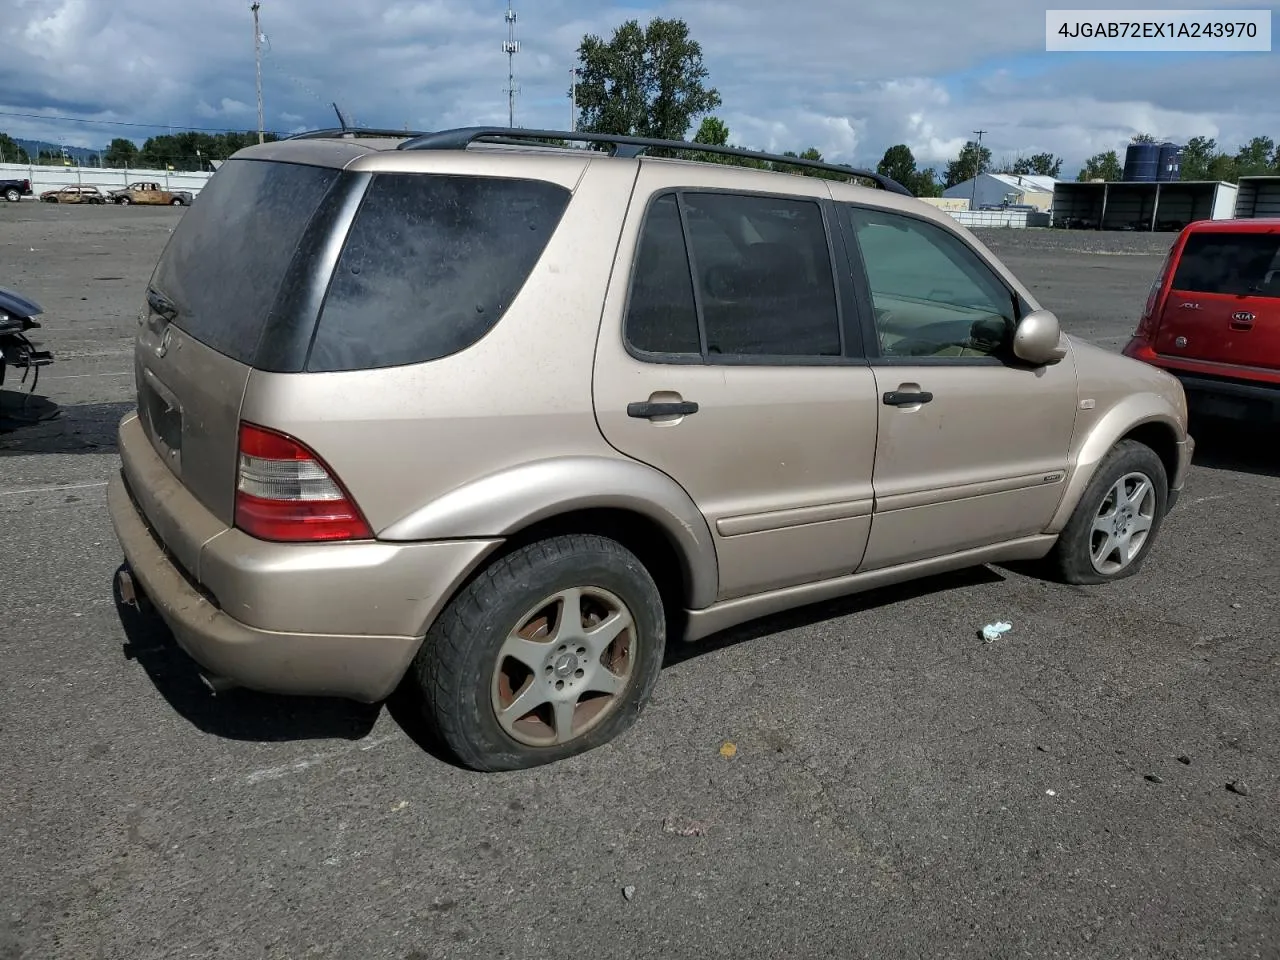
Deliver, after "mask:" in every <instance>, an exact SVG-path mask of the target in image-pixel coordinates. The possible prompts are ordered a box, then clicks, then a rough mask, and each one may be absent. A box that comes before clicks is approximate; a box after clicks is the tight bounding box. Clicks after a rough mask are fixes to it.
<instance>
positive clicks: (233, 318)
mask: <svg viewBox="0 0 1280 960" xmlns="http://www.w3.org/2000/svg"><path fill="white" fill-rule="evenodd" d="M338 176H339V172H338V171H337V170H332V169H329V168H326V167H312V166H304V165H301V164H295V163H276V162H263V161H257V160H230V161H228V162H227V163H225V164H224V165H223V166H222V167H221V168H220V169H219V170H218V172H217V173H215V174H214V175H213V177H211V178H210V180H209V183H208V185H207V186H206V187H205V188H204V190H202V191H201V193H200V202H199V203H195V204H192V205H191V207H190V209H189V210H188V212H187V213H186V214H184V215H183V217H182V220H181V221H179V223H178V226H177V228H176V229H175V230H174V232H173V236H172V237H171V238H170V240H169V243H168V244H166V246H165V250H164V252H163V254H162V255H161V257H160V261H159V263H158V264H157V267H156V270H155V274H154V276H153V277H152V280H151V285H152V286H153V287H154V288H155V289H157V290H159V291H160V292H161V293H163V294H164V295H165V296H166V297H168V298H169V299H170V300H172V301H174V302H175V303H176V304H177V306H178V311H179V317H178V319H177V320H176V321H175V325H176V326H178V327H179V328H180V329H182V330H184V331H185V332H186V333H187V334H189V335H190V336H192V337H194V338H195V339H196V340H199V341H200V342H202V343H204V344H205V345H207V346H209V347H212V348H213V349H215V350H217V351H218V352H220V353H222V354H224V355H226V356H228V357H231V358H232V359H235V360H238V361H240V362H241V363H252V362H253V360H254V357H255V354H256V351H257V346H258V342H259V339H260V337H261V335H262V331H263V328H264V327H265V325H266V322H267V316H268V314H269V313H270V311H271V308H272V305H273V304H274V303H275V299H276V294H277V292H278V291H279V289H280V285H281V283H282V281H283V280H284V278H285V275H286V274H287V272H288V270H289V266H290V263H291V262H292V260H293V256H294V253H295V251H296V250H297V248H298V243H299V241H300V240H301V238H302V235H303V233H304V232H305V231H306V229H307V225H308V223H310V221H311V217H312V215H313V214H314V213H315V211H316V209H317V208H318V207H319V206H320V204H321V202H322V201H323V200H324V198H325V196H326V194H327V193H328V192H329V189H330V188H331V187H332V186H333V184H334V182H335V181H336V180H337V179H338Z"/></svg>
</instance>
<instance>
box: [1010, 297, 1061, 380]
mask: <svg viewBox="0 0 1280 960" xmlns="http://www.w3.org/2000/svg"><path fill="white" fill-rule="evenodd" d="M1013 355H1014V356H1015V357H1017V358H1018V359H1019V360H1024V361H1026V362H1027V363H1030V364H1032V365H1034V366H1037V367H1042V366H1045V365H1047V364H1050V363H1057V362H1058V361H1059V360H1061V359H1062V358H1063V357H1065V356H1066V355H1067V350H1066V347H1064V346H1062V328H1061V327H1060V326H1059V325H1058V318H1057V317H1056V316H1055V315H1054V314H1053V313H1051V312H1050V311H1048V310H1035V311H1033V312H1031V313H1028V314H1027V315H1026V316H1025V317H1023V318H1022V320H1021V322H1020V323H1019V324H1018V328H1017V329H1016V330H1015V331H1014V333H1013Z"/></svg>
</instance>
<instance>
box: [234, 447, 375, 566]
mask: <svg viewBox="0 0 1280 960" xmlns="http://www.w3.org/2000/svg"><path fill="white" fill-rule="evenodd" d="M236 526H237V527H239V528H240V529H241V530H243V531H244V532H245V533H247V534H249V535H250V536H253V537H257V538H258V539H260V540H276V541H282V542H287V543H314V542H316V541H322V540H370V539H372V538H373V532H372V531H371V530H370V529H369V524H368V523H367V522H366V521H365V519H364V516H363V515H362V514H361V513H360V509H359V508H358V507H357V506H356V505H355V502H354V501H353V500H352V499H351V496H350V495H349V494H348V493H347V491H346V490H344V489H343V487H342V484H340V483H339V482H338V479H337V478H336V477H335V476H334V475H333V474H332V473H331V472H330V470H329V468H328V467H327V466H326V465H325V464H324V462H323V461H322V460H321V459H320V458H319V457H317V456H316V455H315V454H314V453H312V452H311V451H310V450H308V449H307V448H306V447H305V446H303V445H302V444H301V443H299V442H298V441H297V440H294V439H293V438H292V437H287V436H285V435H284V434H282V433H276V432H275V431H274V430H267V429H265V428H263V427H259V426H255V425H254V424H251V423H241V424H240V464H239V469H238V470H237V475H236Z"/></svg>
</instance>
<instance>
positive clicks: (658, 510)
mask: <svg viewBox="0 0 1280 960" xmlns="http://www.w3.org/2000/svg"><path fill="white" fill-rule="evenodd" d="M598 509H615V510H627V511H630V512H633V513H636V514H639V515H641V516H644V517H646V518H648V519H649V520H652V521H654V522H655V523H657V524H658V525H659V526H660V527H661V528H662V530H663V531H664V532H665V533H666V535H667V537H668V539H669V540H670V541H671V543H672V545H673V546H674V547H675V548H676V549H677V550H678V551H679V552H680V554H681V555H682V556H683V557H684V561H685V569H684V579H685V591H686V595H687V596H688V598H689V606H690V607H691V608H692V609H695V610H697V609H701V608H702V607H707V606H710V605H711V604H712V603H714V602H715V598H716V590H717V586H718V577H719V571H718V568H717V566H716V553H715V544H714V543H713V542H712V539H711V530H710V529H709V528H708V526H707V521H706V519H705V518H704V517H703V515H702V512H701V511H700V510H699V509H698V507H697V505H696V504H694V502H693V500H692V499H690V497H689V494H688V493H686V492H685V490H684V488H683V487H681V486H680V485H679V484H678V483H676V482H675V481H674V480H672V479H671V478H670V477H668V476H667V475H666V474H664V473H660V472H658V471H657V470H654V469H653V468H651V467H648V466H645V465H644V464H641V463H637V462H635V461H632V460H621V459H612V458H609V457H591V456H579V457H562V458H556V459H553V460H542V461H538V462H535V463H529V464H523V465H521V466H517V467H511V468H509V469H507V470H503V471H500V472H499V473H495V474H491V475H489V476H487V477H482V478H481V479H479V480H475V481H473V482H471V483H468V484H465V485H463V486H461V487H458V488H457V489H454V490H451V491H449V492H448V493H446V494H444V495H443V496H441V497H437V498H436V499H435V500H432V501H431V502H430V503H428V504H426V505H424V506H422V507H420V508H419V509H418V510H415V511H414V512H413V513H411V514H409V515H408V516H405V517H402V518H401V519H399V520H397V521H395V522H394V523H392V524H391V525H390V526H388V527H387V528H386V529H384V530H382V531H380V532H379V533H378V539H380V540H393V541H420V540H457V539H470V538H476V537H483V538H488V537H506V536H511V535H512V534H515V533H518V532H519V531H521V530H523V529H525V528H526V527H528V526H530V525H531V524H534V523H538V522H539V521H542V520H549V519H551V518H553V517H556V516H562V515H565V514H569V513H574V512H576V511H579V510H598Z"/></svg>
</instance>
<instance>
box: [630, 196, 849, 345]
mask: <svg viewBox="0 0 1280 960" xmlns="http://www.w3.org/2000/svg"><path fill="white" fill-rule="evenodd" d="M695 288H696V293H695ZM626 338H627V342H628V343H629V344H630V345H631V347H632V348H633V349H634V350H636V351H638V352H642V353H647V354H653V355H657V356H654V357H653V358H652V359H655V360H659V359H661V355H664V354H665V355H666V356H668V357H671V358H672V359H673V360H674V359H678V357H679V355H683V356H685V357H689V358H695V357H700V359H702V360H703V361H704V362H715V361H716V359H717V358H718V357H725V358H728V357H733V358H741V359H749V360H755V361H757V362H761V361H763V359H764V358H773V359H774V360H775V361H777V360H786V359H788V358H804V359H806V360H812V359H817V358H823V357H829V358H834V357H839V356H841V355H842V344H841V336H840V311H839V307H838V303H837V299H836V287H835V275H834V272H833V270H832V265H831V248H830V245H829V242H828V235H827V228H826V223H825V219H824V217H823V211H822V206H821V205H820V204H819V203H817V202H815V201H812V200H805V199H794V198H789V197H771V196H752V195H742V194H730V193H699V192H693V191H688V192H680V193H678V194H677V193H669V194H664V195H662V196H660V197H659V198H657V199H656V200H655V201H654V203H653V204H652V205H651V206H650V208H649V212H648V215H647V216H646V218H645V224H644V227H643V232H642V234H641V237H640V245H639V251H638V253H637V257H636V264H635V269H634V272H633V275H632V287H631V298H630V302H629V305H628V311H627V320H626Z"/></svg>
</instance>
